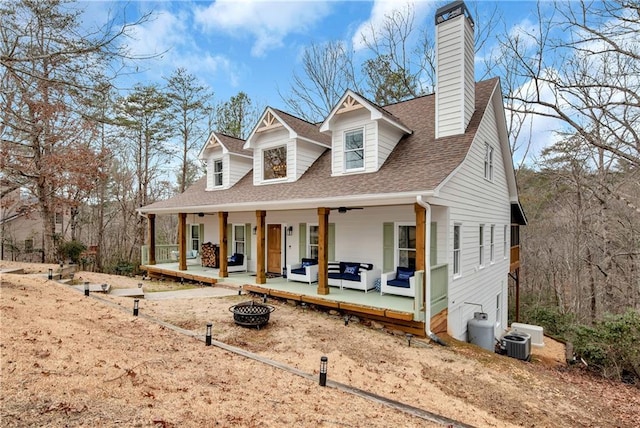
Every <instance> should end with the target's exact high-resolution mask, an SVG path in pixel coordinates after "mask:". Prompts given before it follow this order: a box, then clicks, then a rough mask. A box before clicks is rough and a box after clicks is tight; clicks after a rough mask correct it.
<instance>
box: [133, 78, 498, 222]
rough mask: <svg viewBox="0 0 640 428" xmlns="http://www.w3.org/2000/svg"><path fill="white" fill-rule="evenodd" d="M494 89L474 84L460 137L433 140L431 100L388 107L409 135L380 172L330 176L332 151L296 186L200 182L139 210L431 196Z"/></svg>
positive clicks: (456, 161)
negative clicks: (209, 186) (216, 186)
mask: <svg viewBox="0 0 640 428" xmlns="http://www.w3.org/2000/svg"><path fill="white" fill-rule="evenodd" d="M497 84H498V79H497V78H494V79H490V80H485V81H483V82H479V83H477V84H476V102H475V112H474V114H473V116H472V117H471V121H470V122H469V126H468V127H467V132H466V133H465V134H463V135H456V136H450V137H444V138H439V139H436V138H435V123H434V119H435V118H434V116H435V97H434V96H433V95H427V96H423V97H418V98H414V99H412V100H408V101H403V102H400V103H397V104H393V105H389V106H386V107H385V108H384V109H385V110H386V111H388V112H389V113H390V114H392V115H393V116H395V117H397V118H399V119H400V120H402V123H405V124H406V126H407V127H409V128H410V129H412V130H413V134H411V135H407V136H405V137H403V138H402V139H401V140H400V142H399V143H398V144H397V145H396V147H395V149H394V150H393V151H392V152H391V154H390V155H389V157H388V158H387V160H386V162H385V163H384V164H383V165H382V167H381V168H380V170H379V171H378V172H375V173H366V174H353V175H346V176H336V177H332V176H331V150H330V149H327V150H326V151H325V152H324V153H323V154H322V155H321V156H320V157H319V158H318V159H317V160H316V162H314V163H313V165H311V167H309V169H308V170H307V172H306V173H305V174H304V175H303V176H302V177H300V179H298V180H297V181H296V182H293V183H277V184H269V185H261V186H254V185H253V173H252V171H250V172H249V173H247V174H246V175H245V176H244V177H243V178H242V179H240V181H239V182H238V183H236V184H235V185H234V186H233V187H231V188H230V189H226V190H216V191H205V190H204V189H205V185H206V177H203V178H202V179H200V180H198V181H197V182H196V183H195V184H194V185H193V186H191V187H190V188H188V189H187V190H186V191H185V192H184V193H182V194H180V195H177V196H175V197H173V198H170V199H167V200H164V201H159V202H156V203H154V204H151V205H147V206H145V207H143V208H141V211H142V212H178V211H181V212H193V210H196V209H198V210H205V209H207V210H210V211H218V210H220V209H225V210H228V211H234V210H240V209H241V208H240V206H242V205H244V207H245V208H244V209H243V210H247V209H253V210H255V209H261V202H262V203H264V204H269V207H270V208H269V209H273V208H272V207H273V206H274V204H275V203H278V204H279V205H278V208H281V209H287V208H291V207H292V206H293V204H294V203H298V204H300V203H304V201H308V202H313V203H316V205H315V206H332V204H331V202H330V200H331V199H332V198H333V199H338V198H344V199H348V198H350V197H353V198H356V199H358V197H363V196H364V195H373V194H386V195H390V194H394V193H415V194H421V193H426V192H429V191H432V190H434V189H435V188H436V187H437V186H438V185H439V184H440V183H442V182H443V180H445V179H446V178H447V177H448V176H449V175H450V174H451V173H452V172H453V171H454V170H455V169H456V167H458V165H460V164H461V162H462V161H463V160H464V158H465V156H466V154H467V152H468V150H469V147H470V145H471V143H472V141H473V138H474V136H475V134H476V131H477V130H478V126H479V124H480V121H481V119H482V117H483V115H484V112H485V109H486V107H487V105H488V103H489V101H490V97H491V94H492V93H493V91H494V89H495V87H496V85H497ZM283 119H284V118H283ZM323 199H325V200H327V201H328V202H327V203H326V204H325V205H323V204H322V203H321V202H322V200H323ZM292 201H293V202H292ZM355 204H356V205H357V202H356V203H355ZM247 206H251V208H246V207H247Z"/></svg>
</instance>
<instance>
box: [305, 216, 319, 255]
mask: <svg viewBox="0 0 640 428" xmlns="http://www.w3.org/2000/svg"><path fill="white" fill-rule="evenodd" d="M307 232H308V233H307V235H308V236H309V239H308V240H307V242H308V244H307V245H308V248H307V255H308V256H309V258H311V259H316V260H318V249H319V246H318V244H319V243H320V233H319V232H320V227H319V226H318V225H317V224H310V225H308V231H307Z"/></svg>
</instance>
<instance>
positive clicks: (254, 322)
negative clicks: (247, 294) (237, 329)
mask: <svg viewBox="0 0 640 428" xmlns="http://www.w3.org/2000/svg"><path fill="white" fill-rule="evenodd" d="M275 310H276V308H274V307H273V306H271V305H265V304H263V303H256V302H254V301H249V302H242V303H238V304H237V305H233V306H231V307H230V308H229V311H230V312H233V320H234V321H235V322H236V324H238V325H241V326H245V327H257V328H258V329H260V327H262V326H263V325H265V324H266V323H268V322H269V315H270V314H271V312H273V311H275Z"/></svg>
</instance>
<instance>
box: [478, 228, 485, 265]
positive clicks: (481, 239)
mask: <svg viewBox="0 0 640 428" xmlns="http://www.w3.org/2000/svg"><path fill="white" fill-rule="evenodd" d="M478 254H479V256H478V264H479V265H480V267H482V266H484V224H481V225H480V227H478Z"/></svg>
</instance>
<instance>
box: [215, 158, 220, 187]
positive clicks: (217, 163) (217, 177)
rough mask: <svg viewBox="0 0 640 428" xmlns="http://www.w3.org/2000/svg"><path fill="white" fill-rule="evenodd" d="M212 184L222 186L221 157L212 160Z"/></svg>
mask: <svg viewBox="0 0 640 428" xmlns="http://www.w3.org/2000/svg"><path fill="white" fill-rule="evenodd" d="M213 185H214V186H216V187H219V186H222V159H216V160H214V161H213Z"/></svg>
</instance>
